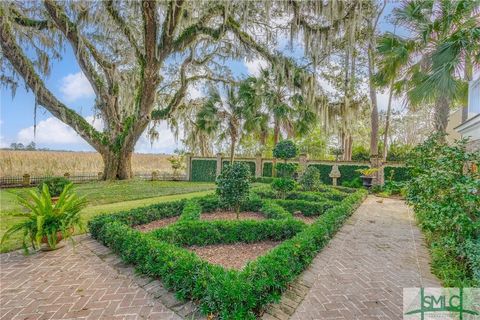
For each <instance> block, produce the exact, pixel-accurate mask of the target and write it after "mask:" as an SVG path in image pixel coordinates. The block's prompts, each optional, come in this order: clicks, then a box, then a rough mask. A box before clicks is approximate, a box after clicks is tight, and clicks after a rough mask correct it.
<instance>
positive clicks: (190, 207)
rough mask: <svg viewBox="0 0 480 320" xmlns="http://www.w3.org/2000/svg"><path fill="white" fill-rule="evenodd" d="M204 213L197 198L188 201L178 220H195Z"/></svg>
mask: <svg viewBox="0 0 480 320" xmlns="http://www.w3.org/2000/svg"><path fill="white" fill-rule="evenodd" d="M201 213H202V207H201V206H200V205H199V204H198V202H196V201H195V200H190V201H187V203H186V204H185V206H184V207H183V210H182V214H181V215H180V218H179V219H178V222H185V221H195V220H199V219H200V214H201Z"/></svg>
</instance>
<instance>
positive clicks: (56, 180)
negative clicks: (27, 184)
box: [37, 177, 71, 203]
mask: <svg viewBox="0 0 480 320" xmlns="http://www.w3.org/2000/svg"><path fill="white" fill-rule="evenodd" d="M69 183H71V182H70V180H68V179H66V178H64V177H52V178H46V179H43V180H42V181H41V182H40V184H39V185H38V186H37V189H38V192H40V193H42V190H43V186H44V185H47V187H48V191H49V192H50V195H51V198H52V201H53V202H54V203H55V202H57V201H58V198H59V196H60V194H61V193H62V191H63V189H65V186H66V185H67V184H69Z"/></svg>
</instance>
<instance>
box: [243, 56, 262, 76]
mask: <svg viewBox="0 0 480 320" xmlns="http://www.w3.org/2000/svg"><path fill="white" fill-rule="evenodd" d="M243 64H244V65H245V67H246V68H247V70H248V73H249V74H250V75H252V76H258V75H259V74H260V70H261V69H262V68H266V67H268V62H267V61H266V60H264V59H262V58H260V59H254V60H245V61H244V62H243Z"/></svg>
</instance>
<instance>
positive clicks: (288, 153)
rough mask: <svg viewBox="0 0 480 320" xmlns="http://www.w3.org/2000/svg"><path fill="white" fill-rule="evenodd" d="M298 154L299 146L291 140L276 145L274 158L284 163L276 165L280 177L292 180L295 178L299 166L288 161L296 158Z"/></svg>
mask: <svg viewBox="0 0 480 320" xmlns="http://www.w3.org/2000/svg"><path fill="white" fill-rule="evenodd" d="M297 154H298V149H297V146H296V145H295V143H293V141H291V140H283V141H280V142H279V143H277V144H276V145H275V148H274V149H273V156H274V157H275V158H277V159H282V160H283V161H284V162H283V163H277V164H276V165H275V169H276V171H277V176H278V177H282V178H291V177H292V176H293V174H294V172H295V170H296V169H297V166H296V165H295V164H293V163H287V160H289V159H292V158H295V157H296V156H297Z"/></svg>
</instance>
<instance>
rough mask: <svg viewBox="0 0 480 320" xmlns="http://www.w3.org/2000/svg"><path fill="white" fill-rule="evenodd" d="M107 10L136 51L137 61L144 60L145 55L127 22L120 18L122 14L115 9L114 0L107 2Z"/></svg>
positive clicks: (107, 0)
mask: <svg viewBox="0 0 480 320" xmlns="http://www.w3.org/2000/svg"><path fill="white" fill-rule="evenodd" d="M105 8H106V9H107V11H108V13H109V14H110V16H111V17H112V19H113V21H114V22H115V23H116V24H117V26H118V27H119V28H120V30H121V31H122V32H123V34H124V35H125V37H126V38H127V40H128V42H129V43H130V45H131V46H132V47H133V49H134V50H135V55H136V56H137V59H139V60H142V59H143V54H142V52H141V51H140V49H139V48H138V44H137V42H136V41H135V39H134V37H133V34H132V31H131V30H130V28H129V27H128V26H127V23H126V22H125V20H123V18H122V16H120V13H119V12H118V11H117V10H116V9H115V8H114V7H113V0H106V1H105Z"/></svg>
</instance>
